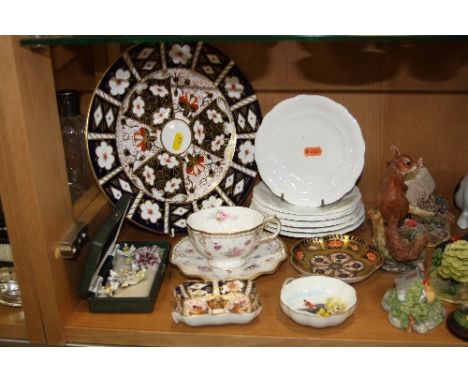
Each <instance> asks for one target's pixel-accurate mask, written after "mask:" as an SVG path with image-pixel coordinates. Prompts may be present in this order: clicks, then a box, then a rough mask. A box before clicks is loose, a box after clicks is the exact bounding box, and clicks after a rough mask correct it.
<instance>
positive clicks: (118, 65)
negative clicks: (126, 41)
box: [86, 42, 262, 234]
mask: <svg viewBox="0 0 468 382" xmlns="http://www.w3.org/2000/svg"><path fill="white" fill-rule="evenodd" d="M261 119H262V117H261V112H260V108H259V105H258V102H257V97H256V95H255V93H254V91H253V89H252V86H251V85H250V83H249V82H248V80H247V79H246V78H245V76H244V75H243V74H242V72H241V71H240V70H239V68H238V67H237V66H236V65H235V63H234V62H233V61H232V60H230V59H229V58H228V57H227V56H226V55H224V54H223V53H222V52H220V51H219V50H217V49H215V48H214V47H212V46H210V45H207V44H204V43H203V42H198V43H184V42H180V43H170V44H168V43H145V44H140V45H136V46H134V47H132V48H130V49H129V50H127V51H126V52H124V53H123V54H122V55H121V57H119V58H118V59H117V61H116V62H114V63H113V64H112V65H111V66H110V67H109V69H108V70H107V72H106V73H105V74H104V76H103V77H102V79H101V81H100V82H99V84H98V86H97V88H96V90H95V92H94V94H93V99H92V101H91V106H90V110H89V113H88V118H87V132H86V139H87V146H88V154H89V159H90V162H91V166H92V169H93V172H94V175H95V178H96V181H97V182H98V184H99V186H100V188H101V190H102V191H103V192H104V193H105V195H106V196H107V197H108V199H109V200H110V201H111V202H113V203H116V202H117V201H118V200H119V199H120V198H121V196H122V194H123V193H130V194H132V195H134V199H133V202H132V205H131V206H130V208H129V212H128V214H127V218H129V219H130V220H132V221H133V222H134V223H136V224H138V225H140V226H142V227H144V228H147V229H149V230H151V231H154V232H158V233H166V234H169V233H171V232H185V231H186V218H187V217H188V216H189V215H190V213H191V212H193V211H197V210H198V209H201V208H208V207H216V206H220V205H240V204H242V203H243V202H244V200H245V198H246V196H247V195H248V192H249V191H250V189H251V188H252V186H253V183H254V179H255V177H256V175H257V168H256V163H255V160H254V159H255V158H254V152H255V147H254V140H255V134H256V131H257V129H258V126H259V124H260V122H261Z"/></svg>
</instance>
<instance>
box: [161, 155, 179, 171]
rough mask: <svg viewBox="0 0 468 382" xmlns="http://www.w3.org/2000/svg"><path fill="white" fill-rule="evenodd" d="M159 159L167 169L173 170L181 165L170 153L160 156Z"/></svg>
mask: <svg viewBox="0 0 468 382" xmlns="http://www.w3.org/2000/svg"><path fill="white" fill-rule="evenodd" d="M158 159H159V163H160V164H161V166H166V167H167V168H173V167H175V166H177V165H178V164H179V162H178V161H177V159H176V158H175V157H173V156H171V155H169V154H168V153H164V154H159V155H158Z"/></svg>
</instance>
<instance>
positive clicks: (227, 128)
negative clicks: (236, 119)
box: [224, 122, 236, 135]
mask: <svg viewBox="0 0 468 382" xmlns="http://www.w3.org/2000/svg"><path fill="white" fill-rule="evenodd" d="M235 131H236V126H235V125H234V123H233V122H224V134H226V135H231V134H233V133H234V132H235Z"/></svg>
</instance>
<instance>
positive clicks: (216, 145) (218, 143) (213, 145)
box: [211, 134, 224, 151]
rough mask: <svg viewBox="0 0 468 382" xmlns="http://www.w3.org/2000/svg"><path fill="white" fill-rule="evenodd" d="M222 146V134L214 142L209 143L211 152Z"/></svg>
mask: <svg viewBox="0 0 468 382" xmlns="http://www.w3.org/2000/svg"><path fill="white" fill-rule="evenodd" d="M223 144H224V134H221V135H218V136H217V137H216V138H215V139H214V141H212V142H211V150H213V151H218V150H219V149H220V148H221V146H222V145H223Z"/></svg>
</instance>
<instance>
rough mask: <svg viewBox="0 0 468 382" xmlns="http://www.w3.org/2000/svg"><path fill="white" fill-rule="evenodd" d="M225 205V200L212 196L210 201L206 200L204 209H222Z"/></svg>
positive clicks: (203, 205)
mask: <svg viewBox="0 0 468 382" xmlns="http://www.w3.org/2000/svg"><path fill="white" fill-rule="evenodd" d="M222 204H223V199H221V198H217V197H216V196H214V195H211V196H210V197H209V198H208V199H205V200H204V201H203V202H202V209H205V208H212V207H220V206H221V205H222Z"/></svg>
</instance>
